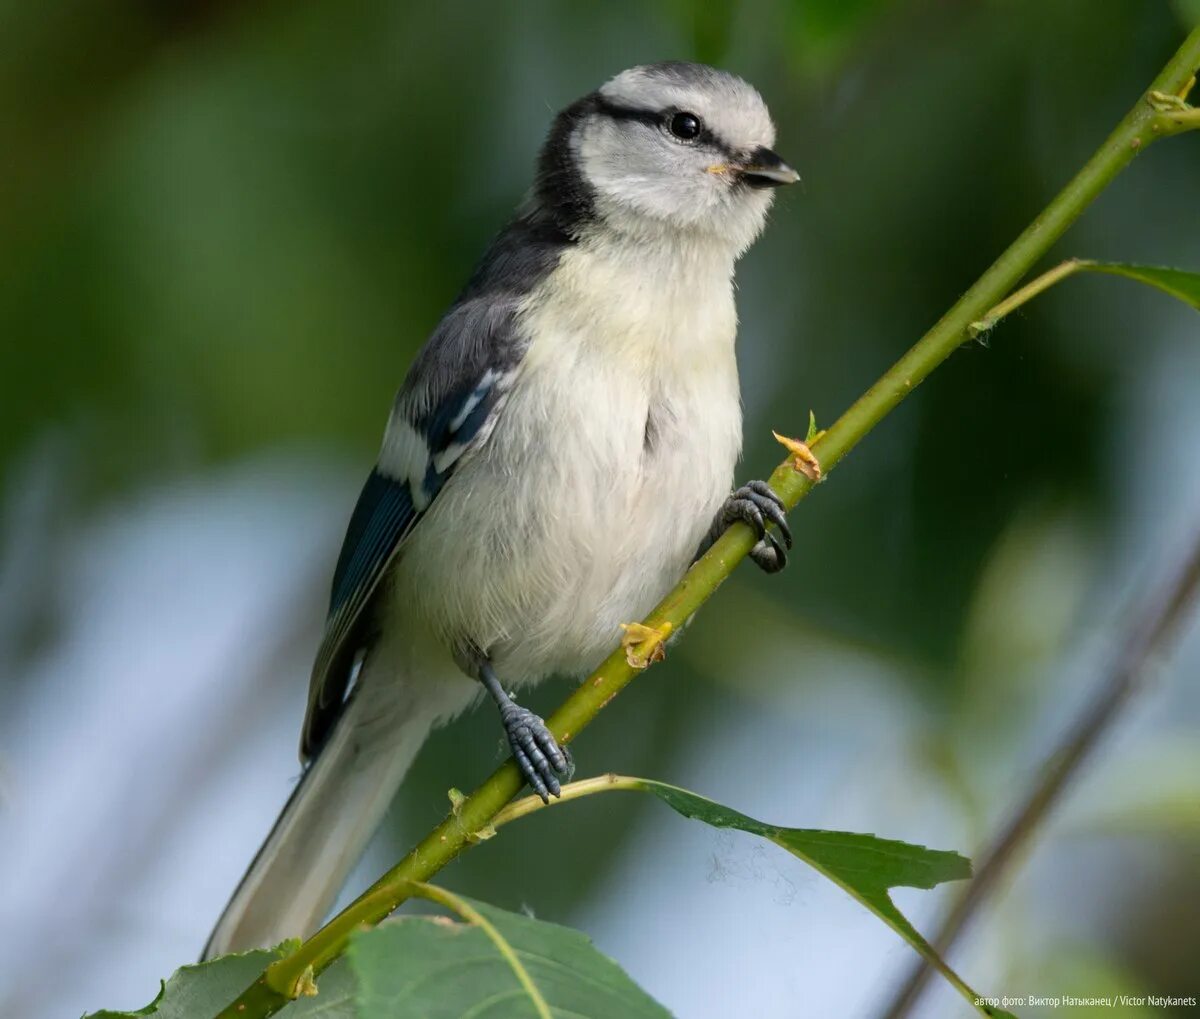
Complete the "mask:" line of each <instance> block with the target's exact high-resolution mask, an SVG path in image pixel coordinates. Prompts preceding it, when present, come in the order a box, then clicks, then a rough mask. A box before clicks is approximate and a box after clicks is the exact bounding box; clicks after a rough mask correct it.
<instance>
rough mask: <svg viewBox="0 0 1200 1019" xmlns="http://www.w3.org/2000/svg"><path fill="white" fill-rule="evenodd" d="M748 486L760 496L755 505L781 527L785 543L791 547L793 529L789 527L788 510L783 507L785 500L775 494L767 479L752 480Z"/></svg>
mask: <svg viewBox="0 0 1200 1019" xmlns="http://www.w3.org/2000/svg"><path fill="white" fill-rule="evenodd" d="M746 487H747V488H749V489H750V490H751V491H752V492H754V493H755V494H756V495H758V496H759V498H758V499H756V500H755V505H756V506H757V507H758V509H759V510H760V511H761V512H763V513H765V514H766V515H767V516H768V517H769V518H770V520H771V523H773V524H774V525H775V526H776V527H778V528H779V533H780V534H781V535H783V540H784V543H785V544H786V545H787V547H788V548H791V547H792V529H791V528H790V527H788V522H787V512H786V511H785V510H784V508H783V500H782V499H780V498H779V496H778V495H776V494H775V490H774V489H773V488H771V486H770V485H768V484H767V483H766V482H765V481H751V482H750V483H749V484H747V485H746Z"/></svg>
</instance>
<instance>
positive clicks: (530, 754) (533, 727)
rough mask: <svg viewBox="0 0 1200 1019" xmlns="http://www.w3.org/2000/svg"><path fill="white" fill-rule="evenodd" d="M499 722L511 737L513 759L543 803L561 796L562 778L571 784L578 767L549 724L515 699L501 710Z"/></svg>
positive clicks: (509, 741)
mask: <svg viewBox="0 0 1200 1019" xmlns="http://www.w3.org/2000/svg"><path fill="white" fill-rule="evenodd" d="M500 721H501V722H502V723H503V725H504V731H505V733H506V734H507V735H508V745H509V746H510V747H511V748H512V755H513V760H515V761H516V762H517V767H518V768H520V769H521V774H522V775H524V776H525V781H526V782H528V783H529V784H530V786H532V787H533V791H534V792H535V793H537V794H538V795H539V796H540V797H541V798H542V802H543V803H549V802H550V797H551V796H559V795H561V794H562V785H561V783H560V777H561V779H563V780H566V781H570V778H571V774H572V773H573V772H574V770H575V764H574V762H573V761H572V760H571V755H570V753H568V751H567V750H566V748H564V747H560V746H559V745H558V740H556V739H555V738H554V734H553V733H551V732H550V730H549V729H548V728H547V727H546V723H545V722H544V721H542V719H541V718H540V717H539V716H538V715H535V714H534V713H533V712H532V711H530V710H529V709H528V708H523V707H521V706H520V705H519V704H517V703H516V702H515V701H513V700H511V699H510V700H509V701H508V703H507V704H505V705H502V706H501V708H500Z"/></svg>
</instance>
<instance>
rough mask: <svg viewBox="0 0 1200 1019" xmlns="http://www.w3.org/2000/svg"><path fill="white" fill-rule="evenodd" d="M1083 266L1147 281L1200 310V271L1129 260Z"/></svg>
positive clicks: (1086, 268) (1088, 269)
mask: <svg viewBox="0 0 1200 1019" xmlns="http://www.w3.org/2000/svg"><path fill="white" fill-rule="evenodd" d="M1082 268H1083V269H1085V270H1087V271H1088V272H1103V273H1108V274H1109V275H1111V276H1124V277H1125V278H1126V279H1131V280H1136V281H1137V282H1138V283H1145V284H1146V285H1147V286H1151V287H1155V288H1156V289H1158V290H1161V291H1162V292H1163V293H1165V294H1170V295H1171V296H1172V297H1175V298H1178V299H1179V300H1181V301H1183V302H1184V303H1185V304H1190V305H1191V306H1192V307H1193V308H1195V309H1196V310H1197V311H1200V273H1196V272H1187V271H1186V270H1184V269H1171V268H1168V267H1166V266H1158V265H1133V264H1131V263H1128V262H1092V261H1088V262H1084V263H1083V265H1082Z"/></svg>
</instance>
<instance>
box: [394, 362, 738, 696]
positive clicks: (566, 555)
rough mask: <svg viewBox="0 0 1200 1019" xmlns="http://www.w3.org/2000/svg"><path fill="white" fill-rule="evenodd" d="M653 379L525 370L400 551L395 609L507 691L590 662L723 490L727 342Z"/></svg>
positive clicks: (729, 438)
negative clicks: (487, 666)
mask: <svg viewBox="0 0 1200 1019" xmlns="http://www.w3.org/2000/svg"><path fill="white" fill-rule="evenodd" d="M664 367H666V368H668V369H670V370H666V371H660V372H637V371H634V370H632V366H631V365H630V364H629V363H628V362H627V361H623V360H622V359H620V358H613V357H612V356H611V352H608V354H606V355H604V356H600V355H599V353H597V354H596V356H589V355H588V352H587V351H586V350H584V351H582V352H581V353H580V354H579V356H578V357H576V358H574V359H560V358H555V359H550V360H548V361H547V362H546V363H545V364H537V363H536V362H535V363H533V364H531V365H530V366H529V371H528V373H525V372H523V374H522V379H521V382H520V384H519V385H518V386H516V387H514V390H513V392H512V393H511V394H510V395H509V397H508V402H507V404H506V405H505V407H504V410H503V412H502V414H501V417H500V420H499V423H498V424H497V426H496V428H495V431H494V432H493V433H492V435H491V437H490V438H489V440H488V442H487V443H486V445H485V447H484V448H483V449H482V450H480V451H479V452H478V453H476V454H475V455H473V456H471V457H470V458H469V459H468V460H467V462H465V463H463V464H462V465H461V466H460V468H459V469H458V471H457V472H456V473H455V475H454V477H453V478H452V479H451V480H450V482H449V483H448V484H447V485H446V487H445V488H444V489H443V490H442V492H441V493H440V494H439V496H438V498H437V499H435V500H434V503H433V505H432V506H431V507H430V510H429V512H428V513H427V514H426V516H425V518H424V519H422V521H421V523H420V524H419V525H418V529H417V533H414V535H413V539H412V540H411V541H410V542H409V544H408V546H407V547H406V548H405V549H404V550H403V551H402V553H401V555H400V559H399V562H398V563H397V567H396V573H395V576H394V580H393V591H394V593H395V595H396V596H397V597H396V611H398V612H403V613H405V614H406V615H411V616H412V617H413V618H410V619H409V620H408V622H409V624H410V625H411V624H412V623H418V624H419V625H420V626H421V627H422V629H425V630H426V631H429V632H432V633H434V634H435V635H436V636H437V637H438V639H440V640H441V641H442V642H444V643H445V644H447V645H454V644H459V645H462V644H466V643H469V644H470V645H472V646H473V647H474V648H477V649H479V650H480V651H482V652H484V653H485V654H487V655H488V656H489V657H490V658H491V659H492V661H493V662H494V664H495V665H496V668H497V671H498V672H499V674H500V675H501V677H502V678H503V679H504V680H505V682H507V683H510V684H512V685H521V684H523V683H526V682H534V681H536V680H539V679H541V678H543V677H544V676H546V675H547V674H550V673H559V674H568V675H574V674H581V673H583V672H586V671H587V670H589V669H591V668H592V667H593V666H595V665H596V664H598V663H599V661H600V660H601V659H602V658H603V657H604V656H605V655H606V654H607V653H608V652H609V651H611V650H612V649H613V647H615V646H616V644H617V642H618V641H619V639H620V636H621V630H620V624H621V623H626V622H633V621H636V620H638V619H641V618H642V617H643V616H645V615H646V614H647V613H648V612H649V611H650V609H652V608H653V607H654V606H655V605H656V604H657V603H658V602H659V601H660V600H661V599H662V597H663V596H664V595H665V594H666V593H667V592H668V591H669V590H670V589H671V587H672V586H674V584H675V583H676V582H677V581H678V580H679V578H680V577H681V576H682V575H683V573H684V572H685V571H686V569H687V567H688V566H689V564H690V563H691V561H692V557H693V555H694V554H695V551H696V548H697V546H698V545H699V543H700V541H701V539H702V537H703V536H704V534H705V533H706V532H707V530H708V528H709V526H710V524H711V522H712V519H713V516H714V514H715V513H716V511H717V509H718V508H719V506H720V505H721V502H722V501H723V500H724V498H725V497H726V496H727V495H728V493H729V488H730V484H731V482H732V479H733V471H734V466H735V462H736V460H737V456H738V451H739V447H740V441H741V410H740V404H739V399H738V391H737V374H736V369H735V367H734V364H733V353H732V344H730V349H729V352H728V358H727V359H712V360H711V361H710V362H709V363H708V364H706V365H704V366H700V367H699V368H697V366H696V365H694V364H693V365H690V366H680V370H678V371H676V370H675V368H674V367H673V366H670V365H666V366H664Z"/></svg>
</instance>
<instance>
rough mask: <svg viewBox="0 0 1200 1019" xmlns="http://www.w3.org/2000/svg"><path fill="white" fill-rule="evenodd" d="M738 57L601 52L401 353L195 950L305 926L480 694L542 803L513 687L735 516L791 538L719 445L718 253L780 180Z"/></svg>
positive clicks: (597, 644) (736, 419)
mask: <svg viewBox="0 0 1200 1019" xmlns="http://www.w3.org/2000/svg"><path fill="white" fill-rule="evenodd" d="M774 144H775V127H774V124H773V122H772V120H771V116H770V114H769V112H768V110H767V106H766V104H765V103H764V101H763V99H762V97H761V96H760V95H759V93H758V92H757V91H756V90H755V89H754V88H753V87H752V86H751V85H749V84H748V83H747V82H746V81H744V80H743V79H742V78H741V77H738V76H737V75H735V74H732V73H730V72H728V71H723V70H718V69H715V68H712V67H708V66H706V65H703V64H697V63H688V62H682V61H671V62H663V63H657V64H646V65H641V66H637V67H633V68H630V69H628V70H625V71H622V72H621V73H619V74H617V75H616V76H614V77H612V78H611V79H609V80H608V81H607V82H605V83H604V84H603V85H602V86H601V87H599V88H598V89H596V90H595V91H593V92H590V93H588V94H587V95H585V96H583V98H581V99H579V100H577V101H576V102H574V103H572V104H571V105H569V106H567V107H566V108H565V109H563V110H562V111H561V112H560V113H558V114H557V116H556V117H555V118H554V119H553V121H552V124H551V126H550V129H549V132H548V134H547V136H546V140H545V143H544V144H543V146H542V149H541V152H540V155H539V156H538V159H537V164H536V170H535V174H534V182H533V185H532V187H531V189H530V191H529V192H528V194H527V196H526V197H525V199H524V201H523V202H522V203H521V204H520V205H519V206H518V207H517V211H516V212H515V214H514V216H513V218H512V219H511V221H510V222H509V223H508V225H507V226H506V227H504V228H503V230H502V231H501V232H500V233H499V234H498V235H497V236H496V237H495V239H494V240H493V241H492V243H491V245H490V246H489V247H488V249H487V250H486V253H485V254H484V256H483V258H482V259H481V260H480V261H479V262H478V264H477V265H476V267H475V269H474V271H473V273H472V274H471V275H470V277H469V279H468V281H467V283H466V286H465V287H464V288H463V289H462V291H461V292H460V293H459V294H458V296H457V298H455V300H454V301H453V303H452V304H451V305H450V308H449V310H448V311H447V312H446V314H445V316H444V317H443V318H442V319H441V321H440V323H439V324H438V325H437V326H436V328H435V329H434V330H433V332H432V333H431V334H430V336H429V338H428V339H427V341H426V342H425V344H424V346H423V347H422V348H421V349H420V351H419V352H418V354H417V355H416V357H415V359H414V361H413V363H412V365H411V366H410V368H409V370H408V373H407V375H406V377H405V379H404V381H403V384H402V385H401V387H400V390H399V392H398V394H397V396H396V398H395V401H394V403H393V405H392V408H391V413H390V416H389V418H388V422H387V427H386V430H385V433H384V438H383V443H382V446H381V449H380V452H379V456H378V459H377V462H376V464H375V466H374V468H373V469H372V470H371V472H370V474H369V476H368V478H367V481H366V483H365V485H364V487H363V489H362V492H361V495H360V496H359V498H358V502H357V504H356V505H355V507H354V510H353V513H352V515H351V518H350V522H349V526H348V528H347V532H346V536H345V540H344V543H343V546H342V550H341V554H340V556H339V558H338V560H337V565H336V567H335V570H334V577H333V583H332V591H331V596H330V605H329V613H328V617H327V621H326V624H325V630H324V635H323V638H322V641H321V644H320V648H319V650H318V652H317V655H316V660H315V663H314V665H313V669H312V677H311V683H310V692H309V699H308V709H307V715H306V717H305V720H304V724H303V731H302V735H301V741H300V751H301V760H302V762H303V763H304V770H303V771H302V773H301V777H300V781H299V783H298V784H297V786H296V788H295V790H294V791H293V793H292V795H291V797H290V798H289V799H288V801H287V803H286V805H285V807H284V808H283V811H282V813H281V814H280V816H279V819H278V820H277V821H276V823H275V825H274V827H273V828H272V830H271V832H270V834H269V836H268V837H267V839H266V842H265V843H264V844H263V846H262V848H261V849H260V850H259V852H258V855H257V856H256V857H255V858H254V860H253V862H252V864H251V865H250V868H249V870H248V871H247V873H246V875H245V877H244V878H243V879H242V881H241V883H240V884H239V885H238V887H237V889H236V891H235V892H234V894H233V897H232V899H231V900H230V902H229V904H228V906H227V907H226V909H225V911H224V913H223V914H222V915H221V917H220V919H219V921H218V922H217V924H216V927H215V929H214V930H213V933H212V936H211V938H210V939H209V942H208V944H207V946H206V948H205V950H204V958H212V957H214V956H217V955H222V954H226V953H229V952H233V951H244V950H248V949H251V948H260V947H272V946H274V945H276V944H278V943H279V942H281V941H283V940H284V939H286V938H290V937H297V936H306V935H308V934H310V933H311V932H312V931H314V930H315V929H316V928H317V927H318V926H319V924H320V922H321V920H322V919H323V917H324V916H325V914H326V913H327V912H328V910H329V909H330V908H331V906H332V904H333V901H334V899H335V898H336V896H337V894H338V892H339V890H340V888H341V885H342V884H343V882H344V881H345V880H346V877H347V875H348V873H349V871H350V870H351V869H352V868H353V866H354V864H355V863H356V862H357V859H358V857H359V856H360V855H361V853H362V851H363V850H364V848H365V846H366V844H367V842H368V841H369V839H370V838H371V836H372V834H373V833H374V831H375V829H376V828H377V827H378V825H379V823H380V822H381V820H382V817H383V815H384V813H385V811H386V809H387V807H388V805H389V803H390V801H391V800H392V798H393V796H394V794H395V792H396V790H397V788H398V787H399V785H400V783H401V781H402V780H403V778H404V774H405V772H406V771H407V770H408V768H409V766H410V764H411V763H412V761H413V758H414V756H415V755H416V753H417V751H418V750H419V749H420V747H421V745H422V743H423V742H424V740H425V738H426V736H427V735H428V733H429V732H430V731H431V730H432V729H433V728H434V727H436V726H439V725H442V724H445V723H446V722H448V721H450V720H452V719H453V718H454V717H455V716H457V715H458V714H460V713H461V712H462V711H464V710H465V709H467V708H468V707H470V706H471V705H472V704H473V703H475V702H476V701H477V700H480V699H482V698H483V697H485V696H487V697H490V698H491V699H492V700H493V701H494V702H495V705H496V707H497V708H498V710H499V715H500V721H501V723H502V726H503V729H504V732H505V734H506V737H507V742H508V745H509V748H510V749H511V752H512V755H513V757H514V758H515V760H516V763H517V765H518V766H519V768H520V770H521V773H522V775H523V776H524V778H525V780H526V781H527V782H528V784H529V785H530V786H531V787H532V788H533V790H534V791H535V792H536V793H537V794H538V795H540V796H541V797H542V799H543V800H547V799H548V797H550V796H557V795H559V793H560V791H561V784H562V782H563V781H564V780H566V779H567V777H568V775H569V774H570V772H571V770H572V762H571V760H570V758H569V755H568V753H567V752H566V750H565V749H564V748H563V747H561V746H560V745H559V744H558V742H557V741H556V740H555V738H554V736H553V735H552V734H551V733H550V731H549V729H548V728H547V727H546V725H545V723H544V721H543V720H542V719H541V718H540V717H538V716H537V715H536V714H534V713H533V712H532V711H530V710H529V709H528V708H526V707H524V706H522V705H520V704H518V702H517V700H516V692H517V691H519V690H520V689H522V688H524V687H526V686H528V685H530V684H533V683H536V682H539V681H541V680H543V679H545V678H546V677H549V676H551V675H560V676H568V677H577V678H578V677H582V676H585V675H587V674H588V673H589V672H590V671H591V670H592V669H593V668H594V667H595V666H596V665H598V664H599V662H600V661H602V660H603V659H604V658H605V656H606V655H607V654H608V653H609V652H610V651H611V650H612V648H613V647H615V646H616V644H617V641H618V640H619V637H620V626H621V624H623V623H626V622H629V621H631V620H638V619H641V618H643V617H644V616H645V615H646V614H648V613H649V611H650V610H651V609H652V608H653V607H654V606H655V605H656V604H657V603H658V602H659V601H660V600H661V599H662V598H663V597H664V596H665V595H666V594H667V592H668V591H670V589H671V588H672V587H673V586H674V585H675V584H676V583H677V582H678V581H679V580H680V579H681V577H682V576H683V575H684V574H685V573H686V571H687V570H688V568H689V566H690V565H691V564H692V563H693V562H694V561H695V560H696V559H697V558H698V557H699V555H701V554H702V553H703V552H704V551H705V550H706V549H707V548H708V547H709V546H710V545H711V544H712V542H713V541H715V540H716V538H717V537H719V536H720V535H721V534H722V533H723V532H724V531H725V530H726V529H727V528H728V527H729V526H730V525H731V524H733V523H734V522H735V521H743V522H745V523H747V524H749V525H750V526H751V527H752V528H753V529H754V531H755V533H756V535H757V542H756V544H755V545H754V547H753V550H752V552H751V553H750V555H751V558H752V559H753V560H754V562H755V563H757V564H758V566H759V567H760V568H762V569H763V570H765V571H767V572H776V571H778V570H780V569H782V568H783V566H784V565H785V564H786V562H787V551H786V550H787V548H790V547H791V544H792V536H791V533H790V531H789V529H788V525H787V520H786V516H785V509H784V506H783V503H782V501H781V500H780V498H779V497H778V496H777V495H776V494H775V493H774V492H773V490H772V489H771V488H770V487H769V486H768V485H767V484H765V483H764V482H762V481H753V482H750V483H749V484H746V485H743V486H740V487H738V488H736V489H734V488H733V480H734V470H735V467H736V464H737V461H738V459H739V456H740V453H741V445H742V404H741V395H740V390H739V384H738V371H737V362H736V357H735V349H734V346H735V338H736V334H737V312H736V308H735V301H734V268H735V265H736V263H737V261H738V259H739V258H740V257H741V256H742V255H743V254H744V253H745V252H746V250H747V249H748V248H749V247H750V245H751V244H752V243H753V242H754V240H755V239H756V238H757V237H758V236H759V234H760V233H761V231H762V230H763V227H764V225H765V223H766V219H767V214H768V210H769V209H770V207H771V204H772V198H773V196H774V194H775V191H776V189H777V188H778V187H779V186H781V185H787V184H791V183H794V182H795V181H797V180H798V179H799V175H798V174H797V172H796V171H795V170H794V169H792V167H791V166H789V165H788V164H787V163H785V162H784V161H783V159H781V158H780V157H779V156H778V155H777V154H776V153H775V151H774V149H773V146H774Z"/></svg>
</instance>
